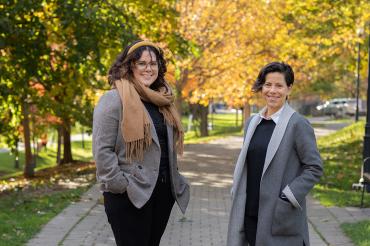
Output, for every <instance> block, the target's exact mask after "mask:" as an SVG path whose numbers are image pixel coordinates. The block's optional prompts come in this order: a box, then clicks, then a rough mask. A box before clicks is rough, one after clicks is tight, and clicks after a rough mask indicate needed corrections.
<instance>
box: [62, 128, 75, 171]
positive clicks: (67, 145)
mask: <svg viewBox="0 0 370 246" xmlns="http://www.w3.org/2000/svg"><path fill="white" fill-rule="evenodd" d="M62 130H63V131H62V132H63V160H62V162H61V164H65V163H71V162H73V158H72V146H71V124H70V123H69V121H64V123H63V128H62Z"/></svg>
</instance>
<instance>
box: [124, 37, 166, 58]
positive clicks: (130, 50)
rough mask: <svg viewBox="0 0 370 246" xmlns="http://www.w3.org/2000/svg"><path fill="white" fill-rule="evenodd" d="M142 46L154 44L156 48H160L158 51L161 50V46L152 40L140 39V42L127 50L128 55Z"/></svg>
mask: <svg viewBox="0 0 370 246" xmlns="http://www.w3.org/2000/svg"><path fill="white" fill-rule="evenodd" d="M142 46H152V47H154V48H155V49H156V50H158V52H160V50H159V48H158V47H157V46H156V45H155V44H154V43H152V42H150V41H145V40H144V41H140V42H137V43H136V44H134V45H133V46H131V48H130V49H129V50H128V52H127V55H128V54H130V53H132V52H133V51H134V50H136V49H137V48H139V47H142Z"/></svg>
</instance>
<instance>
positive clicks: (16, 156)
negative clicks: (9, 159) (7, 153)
mask: <svg viewBox="0 0 370 246" xmlns="http://www.w3.org/2000/svg"><path fill="white" fill-rule="evenodd" d="M18 142H19V141H18V138H17V140H16V141H15V149H14V157H15V159H14V168H15V169H19V150H18Z"/></svg>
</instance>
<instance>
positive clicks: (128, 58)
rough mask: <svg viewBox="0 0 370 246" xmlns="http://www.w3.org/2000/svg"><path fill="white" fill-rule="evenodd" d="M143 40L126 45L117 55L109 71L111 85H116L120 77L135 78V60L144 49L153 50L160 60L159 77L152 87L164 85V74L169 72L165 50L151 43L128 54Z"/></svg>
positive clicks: (155, 88) (158, 60)
mask: <svg viewBox="0 0 370 246" xmlns="http://www.w3.org/2000/svg"><path fill="white" fill-rule="evenodd" d="M141 41H142V40H137V41H135V42H133V43H131V44H130V45H128V46H126V48H125V49H124V50H123V51H122V52H121V53H120V54H119V55H118V56H117V58H116V61H115V62H114V63H113V64H112V66H111V67H110V68H109V71H108V83H109V84H110V85H111V86H114V81H116V80H120V79H127V80H132V79H133V71H132V68H133V66H134V65H135V62H136V61H138V60H139V59H140V57H141V55H142V54H143V52H144V50H147V51H149V52H150V51H152V52H153V53H154V54H155V56H156V58H157V62H158V77H157V79H156V80H155V81H154V82H153V84H152V85H151V86H150V88H151V89H153V90H157V89H159V88H160V87H162V86H164V84H165V83H166V81H165V79H164V75H165V74H166V72H167V66H166V60H165V59H164V56H163V50H162V49H161V48H159V47H156V48H155V47H153V46H149V45H145V46H141V47H139V48H137V49H136V50H134V51H133V52H131V53H130V54H129V55H127V53H128V51H129V49H130V48H131V47H132V46H133V45H135V44H136V43H138V42H141Z"/></svg>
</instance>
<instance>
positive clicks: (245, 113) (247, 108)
mask: <svg viewBox="0 0 370 246" xmlns="http://www.w3.org/2000/svg"><path fill="white" fill-rule="evenodd" d="M250 116H251V105H250V104H249V103H248V102H246V103H245V104H244V108H243V125H244V124H245V121H246V120H247V119H248V118H249V117H250Z"/></svg>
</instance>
